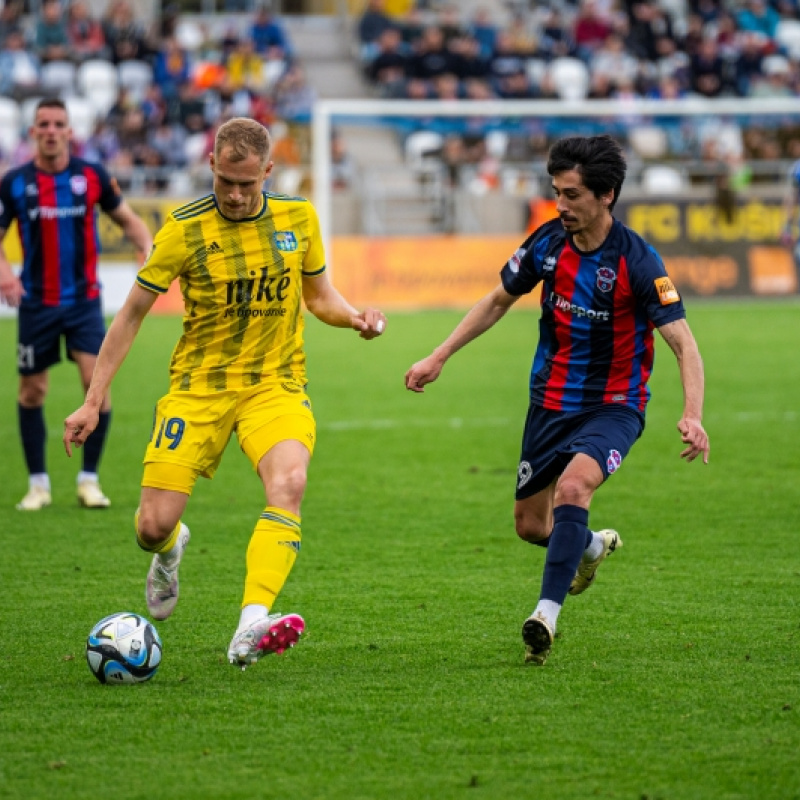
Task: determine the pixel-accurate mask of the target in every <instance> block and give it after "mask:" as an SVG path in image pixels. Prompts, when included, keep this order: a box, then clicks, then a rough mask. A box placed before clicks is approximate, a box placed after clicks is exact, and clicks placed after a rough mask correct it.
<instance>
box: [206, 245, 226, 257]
mask: <svg viewBox="0 0 800 800" xmlns="http://www.w3.org/2000/svg"><path fill="white" fill-rule="evenodd" d="M222 252H224V251H223V249H222V248H221V247H220V246H219V245H218V244H217V243H216V242H211V244H209V245H207V246H206V255H207V256H213V255H216V254H217V253H222Z"/></svg>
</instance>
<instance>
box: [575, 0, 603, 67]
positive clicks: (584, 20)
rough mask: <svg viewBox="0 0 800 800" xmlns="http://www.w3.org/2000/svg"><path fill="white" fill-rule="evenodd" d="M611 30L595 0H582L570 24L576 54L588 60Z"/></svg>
mask: <svg viewBox="0 0 800 800" xmlns="http://www.w3.org/2000/svg"><path fill="white" fill-rule="evenodd" d="M611 30H612V27H611V23H610V22H609V21H608V20H607V19H605V18H604V17H603V16H602V15H601V13H600V11H599V9H598V7H597V2H596V0H583V2H582V3H581V7H580V9H579V10H578V14H577V15H576V17H575V21H574V23H573V26H572V39H573V41H574V42H575V47H576V50H577V54H578V55H579V56H580V57H581V58H583V59H584V60H588V58H589V57H590V56H591V55H592V53H593V52H594V51H595V50H596V49H597V48H598V47H600V45H601V44H602V43H603V42H604V41H605V40H606V37H607V36H608V35H609V34H610V33H611Z"/></svg>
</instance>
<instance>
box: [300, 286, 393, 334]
mask: <svg viewBox="0 0 800 800" xmlns="http://www.w3.org/2000/svg"><path fill="white" fill-rule="evenodd" d="M303 300H304V301H305V304H306V307H307V308H308V310H309V311H310V312H311V313H312V314H313V315H314V316H315V317H316V318H317V319H318V320H320V321H322V322H324V323H325V324H326V325H332V326H333V327H334V328H352V329H353V330H355V331H358V332H359V335H360V336H361V338H362V339H374V338H375V337H376V336H380V335H381V334H382V333H383V332H384V331H385V330H386V317H385V316H384V315H383V314H382V313H381V312H380V311H378V309H376V308H367V309H366V310H364V311H358V310H357V309H355V308H353V306H351V305H350V303H348V302H347V300H345V299H344V297H342V295H341V294H340V293H339V292H338V290H337V289H336V288H335V287H334V286H333V284H332V283H331V282H330V281H329V280H328V276H327V275H326V274H325V273H324V272H323V273H322V274H321V275H315V276H313V277H304V278H303Z"/></svg>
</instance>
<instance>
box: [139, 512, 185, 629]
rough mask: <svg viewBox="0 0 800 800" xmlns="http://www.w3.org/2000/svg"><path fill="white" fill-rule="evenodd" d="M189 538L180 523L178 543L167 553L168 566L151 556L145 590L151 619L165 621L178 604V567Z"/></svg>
mask: <svg viewBox="0 0 800 800" xmlns="http://www.w3.org/2000/svg"><path fill="white" fill-rule="evenodd" d="M190 537H191V534H190V533H189V529H188V528H187V527H186V526H185V525H184V524H183V523H182V522H181V530H180V533H179V534H178V541H177V542H175V546H174V547H173V548H172V550H170V552H169V553H168V555H169V556H170V558H169V566H166V565H165V564H164V562H163V560H162V558H161V555H160V554H159V553H155V554H154V555H153V560H152V561H151V562H150V570H149V571H148V573H147V587H146V589H145V597H146V599H147V610H148V611H149V612H150V615H151V616H152V617H153V619H159V620H160V619H166V618H167V617H168V616H169V615H170V614H171V613H172V612H173V611H174V610H175V606H176V605H177V604H178V567H179V566H180V563H181V559H182V558H183V551H184V550H185V549H186V545H187V544H188V543H189V538H190Z"/></svg>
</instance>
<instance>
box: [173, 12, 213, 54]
mask: <svg viewBox="0 0 800 800" xmlns="http://www.w3.org/2000/svg"><path fill="white" fill-rule="evenodd" d="M175 39H176V40H177V42H178V44H179V45H180V46H181V47H182V48H183V49H184V50H187V51H188V52H190V53H196V52H197V51H198V50H199V49H200V48H201V47H202V46H203V42H205V40H206V34H205V32H204V31H203V28H202V27H201V26H200V25H199V24H198V23H197V22H195V21H194V20H191V19H180V20H179V21H178V25H177V27H176V28H175Z"/></svg>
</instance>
